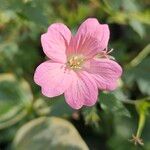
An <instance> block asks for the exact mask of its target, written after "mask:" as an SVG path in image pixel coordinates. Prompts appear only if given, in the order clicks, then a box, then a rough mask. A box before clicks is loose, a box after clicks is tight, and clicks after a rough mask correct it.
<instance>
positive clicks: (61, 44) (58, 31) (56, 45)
mask: <svg viewBox="0 0 150 150" xmlns="http://www.w3.org/2000/svg"><path fill="white" fill-rule="evenodd" d="M70 39H71V32H70V30H69V29H68V27H67V26H66V25H64V24H62V23H54V24H52V25H51V26H50V27H49V28H48V31H47V32H46V33H45V34H43V35H42V36H41V42H42V47H43V51H44V53H45V54H46V55H47V56H48V57H49V58H50V59H52V60H54V61H56V62H62V63H65V62H66V49H67V47H68V44H69V42H70Z"/></svg>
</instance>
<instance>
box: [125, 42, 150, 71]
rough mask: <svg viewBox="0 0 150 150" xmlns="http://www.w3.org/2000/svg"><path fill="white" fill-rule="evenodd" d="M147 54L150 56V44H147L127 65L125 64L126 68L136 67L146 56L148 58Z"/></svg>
mask: <svg viewBox="0 0 150 150" xmlns="http://www.w3.org/2000/svg"><path fill="white" fill-rule="evenodd" d="M148 54H150V44H148V45H147V46H146V47H145V48H144V49H143V50H142V51H141V52H140V53H139V54H138V55H137V56H136V57H135V58H134V59H133V60H132V61H131V62H130V63H129V64H127V66H126V68H127V69H128V68H132V67H136V66H137V65H138V64H140V63H141V62H142V60H143V59H144V58H145V57H146V56H148Z"/></svg>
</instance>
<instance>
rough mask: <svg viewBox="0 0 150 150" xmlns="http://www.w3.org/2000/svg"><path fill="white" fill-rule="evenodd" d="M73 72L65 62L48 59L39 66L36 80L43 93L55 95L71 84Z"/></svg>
mask: <svg viewBox="0 0 150 150" xmlns="http://www.w3.org/2000/svg"><path fill="white" fill-rule="evenodd" d="M71 73H72V71H71V70H70V71H69V70H66V69H65V66H64V65H63V64H60V63H53V62H50V61H47V62H44V63H42V64H40V65H39V66H38V67H37V69H36V71H35V74H34V81H35V83H36V84H38V85H40V86H41V87H42V93H43V95H45V96H48V97H54V96H58V95H61V94H63V93H64V91H65V90H66V89H67V88H68V87H69V86H70V84H71V82H72V75H71Z"/></svg>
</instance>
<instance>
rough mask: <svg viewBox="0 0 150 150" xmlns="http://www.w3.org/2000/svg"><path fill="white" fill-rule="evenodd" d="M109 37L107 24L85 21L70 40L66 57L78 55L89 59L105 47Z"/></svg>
mask: <svg viewBox="0 0 150 150" xmlns="http://www.w3.org/2000/svg"><path fill="white" fill-rule="evenodd" d="M109 35H110V31H109V28H108V25H107V24H100V23H99V22H98V20H97V19H94V18H90V19H87V20H86V21H84V22H83V23H82V24H81V26H80V27H79V29H78V32H77V34H76V35H75V37H73V38H72V39H71V41H70V45H69V48H68V51H67V52H68V55H71V54H72V53H73V54H76V53H80V54H83V55H85V56H87V57H90V58H91V57H92V56H94V55H96V54H97V53H98V52H99V51H102V50H104V49H105V48H106V47H107V45H108V40H109Z"/></svg>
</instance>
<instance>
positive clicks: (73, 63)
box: [67, 56, 84, 69]
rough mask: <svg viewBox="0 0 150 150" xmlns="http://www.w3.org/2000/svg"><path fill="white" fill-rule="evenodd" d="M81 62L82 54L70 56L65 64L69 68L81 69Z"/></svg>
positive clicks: (82, 60) (82, 59)
mask: <svg viewBox="0 0 150 150" xmlns="http://www.w3.org/2000/svg"><path fill="white" fill-rule="evenodd" d="M83 62H84V58H83V56H72V57H70V58H69V59H68V62H67V64H68V66H69V67H70V68H71V69H81V68H82V65H83Z"/></svg>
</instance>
